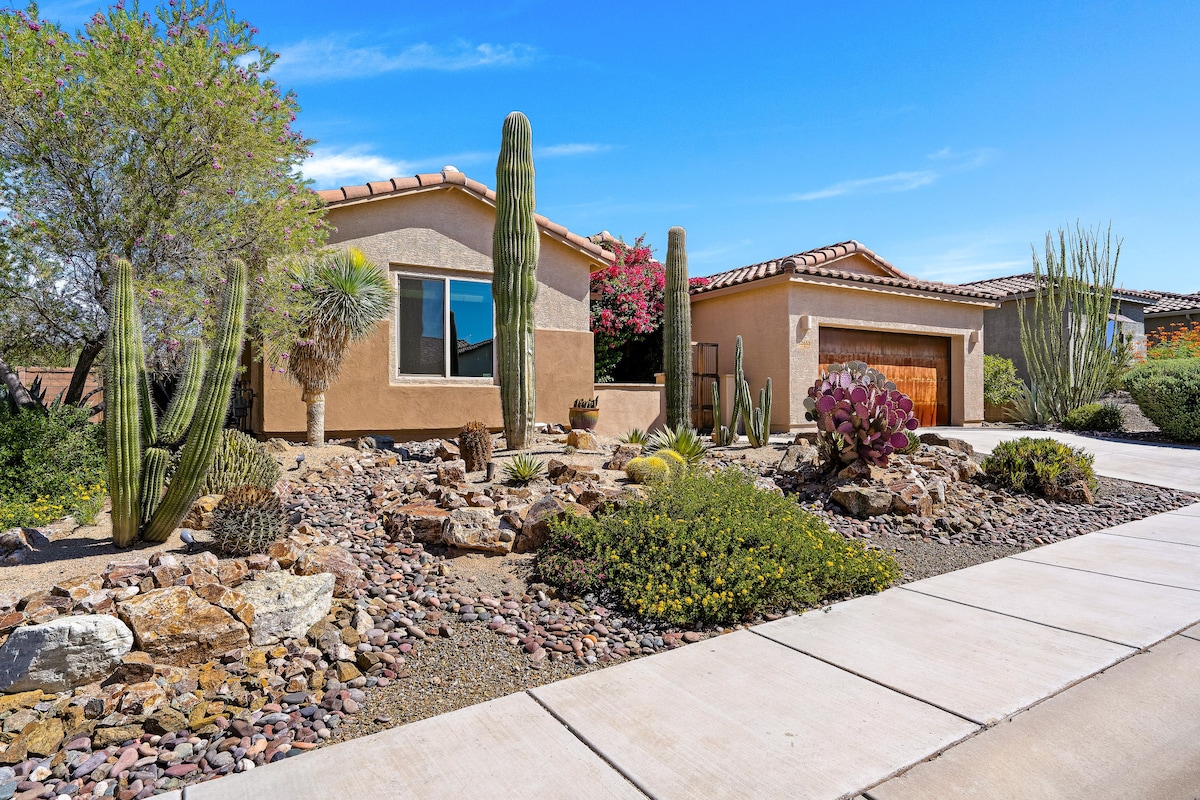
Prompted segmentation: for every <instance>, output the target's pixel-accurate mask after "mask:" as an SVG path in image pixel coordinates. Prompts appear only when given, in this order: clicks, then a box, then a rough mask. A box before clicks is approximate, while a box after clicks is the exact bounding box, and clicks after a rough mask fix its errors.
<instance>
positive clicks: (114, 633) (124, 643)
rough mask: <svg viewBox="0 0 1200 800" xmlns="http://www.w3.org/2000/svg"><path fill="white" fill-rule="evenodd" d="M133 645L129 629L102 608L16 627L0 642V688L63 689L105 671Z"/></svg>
mask: <svg viewBox="0 0 1200 800" xmlns="http://www.w3.org/2000/svg"><path fill="white" fill-rule="evenodd" d="M132 649H133V633H132V632H131V631H130V630H129V628H128V627H126V626H125V625H124V624H123V623H122V622H121V621H120V620H119V619H117V618H116V617H111V616H108V615H106V614H85V615H80V616H75V617H61V618H59V619H54V620H51V621H50V622H46V623H43V624H41V625H30V626H27V627H23V628H17V629H16V630H14V631H13V632H12V634H11V635H10V636H9V637H8V641H7V642H5V643H4V647H3V648H0V691H4V692H25V691H31V690H33V689H42V690H44V691H47V692H65V691H68V690H70V689H74V688H75V687H76V686H80V685H82V684H85V683H89V682H91V681H95V680H99V679H101V678H103V677H105V676H106V675H108V673H109V672H110V671H112V669H113V668H114V667H116V666H117V665H118V664H119V663H120V662H121V656H123V655H125V654H126V653H128V652H129V651H130V650H132Z"/></svg>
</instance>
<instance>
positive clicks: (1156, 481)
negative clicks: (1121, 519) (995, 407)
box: [922, 428, 1200, 492]
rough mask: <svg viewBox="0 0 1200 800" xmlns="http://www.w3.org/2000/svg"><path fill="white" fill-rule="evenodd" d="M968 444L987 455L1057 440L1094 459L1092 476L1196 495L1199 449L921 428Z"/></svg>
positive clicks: (1052, 434)
mask: <svg viewBox="0 0 1200 800" xmlns="http://www.w3.org/2000/svg"><path fill="white" fill-rule="evenodd" d="M922 430H923V431H924V430H929V431H933V432H935V433H940V434H942V435H943V436H948V437H952V438H955V439H962V440H963V441H966V442H970V443H971V445H972V446H974V448H975V449H976V450H978V451H980V452H982V453H990V452H991V450H992V448H993V447H995V446H996V445H997V444H999V443H1000V442H1002V441H1005V440H1008V439H1016V438H1019V437H1021V436H1035V437H1040V438H1053V439H1058V440H1059V441H1060V442H1065V443H1066V444H1069V445H1072V446H1073V447H1082V448H1083V449H1085V450H1087V451H1088V452H1089V453H1093V454H1094V455H1095V456H1096V465H1095V466H1096V473H1097V474H1099V475H1104V476H1106V477H1109V478H1120V479H1121V480H1126V481H1134V482H1135V483H1149V484H1153V485H1155V486H1165V487H1166V488H1168V489H1182V490H1184V491H1187V492H1200V448H1196V447H1181V446H1173V445H1163V444H1149V443H1145V442H1134V441H1121V440H1118V439H1100V438H1095V437H1091V436H1080V435H1078V434H1074V433H1065V432H1062V431H1023V430H1014V429H1012V428H927V429H926V428H923V429H922Z"/></svg>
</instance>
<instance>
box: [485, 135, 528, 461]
mask: <svg viewBox="0 0 1200 800" xmlns="http://www.w3.org/2000/svg"><path fill="white" fill-rule="evenodd" d="M533 179H534V170H533V136H532V132H531V130H530V127H529V120H528V119H527V118H526V117H525V115H524V114H522V113H521V112H519V111H514V112H512V113H511V114H509V115H508V116H507V117H505V118H504V128H503V131H502V133H501V138H500V158H499V159H498V160H497V162H496V227H495V230H494V231H493V234H492V264H493V270H492V297H493V298H494V299H495V301H496V350H497V360H498V362H499V372H500V406H501V409H502V411H503V414H504V439H505V441H506V442H507V443H508V447H509V449H511V450H521V449H524V448H525V447H527V446H528V445H529V436H530V434H531V433H532V431H533V421H534V420H533V414H534V406H535V402H536V394H535V392H536V390H535V387H534V375H533V306H534V301H535V300H536V299H537V263H538V227H537V220H536V219H535V218H534V208H535V206H536V202H535V199H534V185H533Z"/></svg>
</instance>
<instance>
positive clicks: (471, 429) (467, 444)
mask: <svg viewBox="0 0 1200 800" xmlns="http://www.w3.org/2000/svg"><path fill="white" fill-rule="evenodd" d="M458 452H459V453H461V454H462V457H463V460H464V461H466V462H467V472H479V471H480V470H483V469H487V465H488V462H489V461H491V460H492V434H491V432H489V431H488V429H487V426H486V425H484V424H483V423H482V422H479V421H478V420H476V421H473V422H468V423H467V424H466V425H463V426H462V430H460V431H459V432H458Z"/></svg>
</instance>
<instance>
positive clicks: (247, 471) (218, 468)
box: [201, 430, 283, 494]
mask: <svg viewBox="0 0 1200 800" xmlns="http://www.w3.org/2000/svg"><path fill="white" fill-rule="evenodd" d="M281 477H283V470H282V469H281V468H280V466H279V464H278V462H276V461H275V459H274V458H273V457H272V456H271V454H270V453H268V452H267V449H266V448H265V447H263V444H262V442H260V441H258V440H257V439H255V438H254V437H253V436H251V435H249V434H247V433H242V432H241V431H235V430H224V431H221V446H220V447H219V448H217V454H216V455H215V456H214V457H213V463H212V466H211V467H210V468H209V470H208V474H207V475H205V476H204V487H203V489H201V492H202V493H203V494H225V493H226V492H227V491H229V490H230V489H232V488H233V487H235V486H260V487H262V488H263V489H273V488H274V487H275V484H277V483H279V479H280V478H281Z"/></svg>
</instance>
